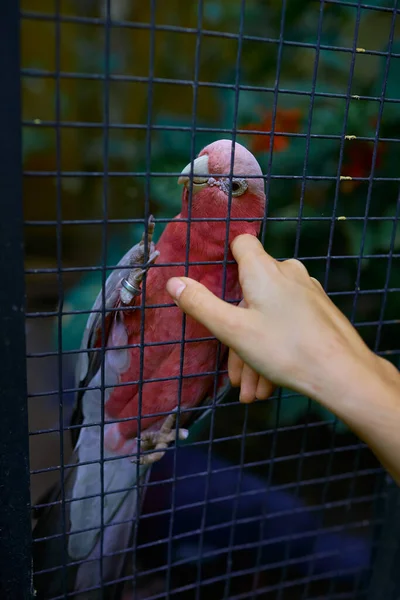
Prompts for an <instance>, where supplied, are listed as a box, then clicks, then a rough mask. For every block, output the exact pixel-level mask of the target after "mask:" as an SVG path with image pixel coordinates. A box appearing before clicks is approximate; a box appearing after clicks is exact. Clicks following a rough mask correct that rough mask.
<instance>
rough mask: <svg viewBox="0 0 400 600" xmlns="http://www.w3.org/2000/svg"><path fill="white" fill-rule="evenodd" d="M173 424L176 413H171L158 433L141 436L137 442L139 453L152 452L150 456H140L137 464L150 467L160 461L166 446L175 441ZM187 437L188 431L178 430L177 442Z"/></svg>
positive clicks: (147, 433) (145, 433) (153, 432)
mask: <svg viewBox="0 0 400 600" xmlns="http://www.w3.org/2000/svg"><path fill="white" fill-rule="evenodd" d="M175 422H176V413H175V412H173V413H171V414H170V415H168V417H167V418H166V419H165V421H164V423H163V424H162V426H161V428H160V429H159V431H145V432H144V433H143V434H142V435H141V438H140V442H139V449H140V451H142V450H144V451H148V450H152V451H153V452H151V454H144V455H141V456H140V458H139V461H138V462H139V464H141V465H151V464H153V463H154V462H157V461H158V460H161V458H162V457H163V456H164V454H165V450H166V448H167V447H168V444H170V443H171V442H174V441H175V440H176V428H175ZM188 435H189V431H188V430H187V429H183V428H179V429H178V439H179V440H181V441H182V440H186V439H187V437H188ZM132 462H137V460H136V459H134V460H133V461H132Z"/></svg>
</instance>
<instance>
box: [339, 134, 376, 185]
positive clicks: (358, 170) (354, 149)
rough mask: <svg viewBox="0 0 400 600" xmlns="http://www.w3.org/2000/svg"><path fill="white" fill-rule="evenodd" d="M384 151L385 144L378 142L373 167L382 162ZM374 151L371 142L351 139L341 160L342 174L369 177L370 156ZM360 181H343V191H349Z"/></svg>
mask: <svg viewBox="0 0 400 600" xmlns="http://www.w3.org/2000/svg"><path fill="white" fill-rule="evenodd" d="M384 152H385V145H384V144H383V143H382V142H378V148H377V153H376V161H375V169H377V168H379V167H380V166H381V164H382V156H383V154H384ZM373 153H374V144H373V142H364V141H361V140H359V141H357V140H355V141H351V142H349V145H348V149H347V151H346V152H345V158H344V161H343V169H342V172H343V175H344V176H345V177H353V178H354V177H369V175H370V173H371V167H372V157H373ZM360 183H362V182H361V181H344V182H343V186H342V187H343V191H344V192H347V193H350V192H352V191H353V190H354V189H355V188H356V187H358V186H359V185H360Z"/></svg>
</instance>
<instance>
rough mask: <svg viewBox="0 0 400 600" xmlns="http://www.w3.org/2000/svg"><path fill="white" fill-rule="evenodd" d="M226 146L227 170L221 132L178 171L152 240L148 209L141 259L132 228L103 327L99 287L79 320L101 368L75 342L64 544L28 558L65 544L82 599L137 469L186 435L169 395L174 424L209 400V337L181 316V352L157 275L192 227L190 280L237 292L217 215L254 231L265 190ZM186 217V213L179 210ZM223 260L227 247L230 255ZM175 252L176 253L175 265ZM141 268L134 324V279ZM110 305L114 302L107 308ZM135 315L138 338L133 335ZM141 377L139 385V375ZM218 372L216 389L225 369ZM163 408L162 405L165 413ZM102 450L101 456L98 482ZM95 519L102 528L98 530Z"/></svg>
mask: <svg viewBox="0 0 400 600" xmlns="http://www.w3.org/2000/svg"><path fill="white" fill-rule="evenodd" d="M234 150H235V152H234V167H233V176H232V179H231V178H230V177H229V176H228V175H227V174H229V173H230V172H231V158H232V142H231V141H230V140H219V141H217V142H214V143H212V144H210V145H209V146H207V147H206V148H204V149H203V150H202V151H201V152H200V154H199V155H198V157H197V158H196V159H195V160H194V161H193V163H189V164H188V165H187V167H185V169H184V170H183V171H182V173H181V176H180V177H179V180H178V183H180V184H183V186H184V188H183V194H182V210H181V212H180V214H179V215H177V217H175V219H174V220H173V221H172V222H170V223H169V224H168V225H167V227H166V228H165V231H164V232H163V234H162V236H161V237H160V240H159V242H158V244H157V246H155V245H154V243H153V242H152V241H151V239H152V234H153V230H154V221H152V219H150V221H149V227H148V244H147V245H148V256H149V260H148V261H147V262H145V256H144V254H145V244H144V239H142V241H141V242H139V244H136V245H135V246H134V247H133V248H131V249H130V250H129V251H128V252H127V254H126V255H125V256H124V257H123V258H122V259H121V261H120V262H119V265H121V269H116V270H114V271H113V273H112V274H111V275H110V276H109V278H108V279H107V282H106V289H105V311H106V317H105V331H104V332H103V331H102V314H101V309H102V301H103V295H102V293H100V294H99V296H98V298H97V300H96V302H95V304H94V307H93V310H95V311H97V312H94V313H92V314H91V315H90V318H89V319H88V323H87V326H86V329H85V333H84V337H83V342H82V349H86V348H87V349H96V348H101V346H102V342H103V340H105V345H106V351H105V353H104V374H103V375H102V368H101V363H102V356H101V354H102V353H101V352H100V351H96V350H95V351H92V352H87V353H86V352H83V353H82V354H81V355H80V361H79V364H78V370H77V375H78V381H79V387H81V388H82V390H81V391H80V392H79V393H78V399H77V409H76V411H75V415H74V417H73V421H72V423H73V424H75V425H77V424H80V425H81V427H80V428H79V429H75V430H72V431H73V432H74V433H75V434H76V436H75V439H74V443H75V449H74V460H75V461H76V464H77V466H76V467H74V468H70V469H66V471H65V484H64V487H65V493H66V496H67V498H69V499H70V501H69V502H68V503H67V504H66V510H65V513H66V514H65V522H66V526H67V531H68V534H69V535H68V537H67V542H66V548H64V551H65V552H66V554H64V555H63V554H62V552H61V553H60V550H58V551H56V550H55V547H54V546H48V547H47V549H46V551H45V550H44V549H42V550H39V547H38V549H37V551H36V552H35V556H37V557H38V558H37V561H36V563H37V564H36V565H35V570H38V564H39V565H40V568H41V569H45V568H46V567H48V564H49V562H48V560H46V558H45V557H46V555H48V554H49V553H50V554H51V561H50V562H51V564H52V565H54V564H58V565H59V564H63V562H65V556H66V555H67V560H68V563H69V565H68V571H70V568H71V566H72V565H71V566H70V564H71V562H76V564H75V565H74V566H73V575H70V574H69V575H68V577H67V579H68V589H73V590H74V591H75V592H76V593H77V596H75V595H74V597H82V598H89V597H90V598H91V596H90V595H89V592H84V590H85V589H88V590H89V589H90V588H95V587H96V586H99V585H101V582H102V581H112V580H114V579H116V578H118V576H120V573H121V571H122V569H123V566H124V565H123V563H124V560H125V554H126V549H127V548H129V546H131V545H132V535H133V534H132V530H133V524H134V521H135V519H136V518H137V515H136V511H137V506H138V497H137V493H138V478H137V475H138V473H139V486H143V485H145V482H146V478H147V477H148V474H149V472H150V465H151V463H152V462H154V460H159V459H160V458H161V457H162V455H163V453H164V451H165V448H166V447H167V445H168V444H169V443H170V442H172V441H174V440H175V439H176V438H177V436H178V438H180V439H184V438H186V437H187V435H188V431H187V430H186V429H182V428H179V429H178V431H176V425H175V415H176V409H177V408H178V403H179V426H181V425H188V424H189V423H190V422H191V421H192V420H193V416H196V415H197V416H198V414H199V413H197V411H195V412H193V411H191V412H190V411H189V412H185V409H188V408H192V407H196V406H200V405H204V404H206V403H207V402H210V398H211V401H212V397H213V390H214V380H215V375H214V374H213V373H214V372H215V370H216V367H217V366H218V365H217V357H218V353H217V346H218V344H217V341H216V340H214V339H212V340H210V339H207V340H204V341H201V338H210V334H209V332H208V331H207V330H206V329H205V328H204V327H203V326H202V325H200V324H199V323H197V322H196V321H194V320H193V319H191V318H190V317H187V319H186V327H185V336H184V341H185V345H184V355H183V361H181V353H182V344H181V338H182V318H183V317H182V313H181V312H180V310H179V308H178V307H175V306H171V304H172V303H171V298H170V296H169V295H168V293H167V292H166V289H165V286H166V283H167V281H168V279H170V278H171V277H173V276H180V275H184V274H185V267H184V263H185V260H186V256H187V255H186V252H187V240H188V238H187V233H188V232H187V229H188V227H190V238H189V248H188V259H189V268H188V276H189V277H192V278H194V279H196V280H197V281H200V282H201V283H203V284H204V285H205V286H207V288H208V289H210V290H211V291H212V292H213V293H214V294H216V295H218V296H222V293H223V288H224V286H225V296H224V297H225V299H226V300H231V301H235V302H239V301H240V298H241V290H240V285H239V280H238V270H237V265H236V263H234V262H233V264H228V265H226V268H225V269H224V265H223V261H224V257H225V246H226V219H227V217H228V216H230V218H231V221H230V223H229V243H230V242H231V241H232V240H233V239H234V238H235V237H236V236H237V235H239V234H243V233H249V234H251V235H255V236H256V235H258V233H259V229H260V222H261V218H262V217H263V216H264V210H265V193H264V181H263V178H262V172H261V169H260V166H259V164H258V162H257V161H256V159H255V158H254V156H253V155H252V154H251V153H250V152H249V151H248V150H246V148H244V147H243V146H242V145H240V144H238V143H236V144H235V149H234ZM191 186H193V187H192V199H191V211H190V213H189V188H190V187H191ZM230 194H231V206H230V212H229V197H230ZM228 212H229V214H228ZM189 216H190V224H189V223H188V221H187V219H188V217H189ZM215 219H221V220H220V221H218V220H215ZM253 219H254V220H253ZM185 220H186V221H185ZM143 237H144V236H143ZM232 260H233V257H232V255H231V253H230V252H229V253H228V261H232ZM173 263H180V264H179V265H178V264H177V265H176V266H174V265H173ZM205 263H210V264H205ZM164 264H165V266H163V265H164ZM145 272H146V286H145V309H144V324H143V322H142V314H143V310H141V303H142V295H143V294H142V291H141V282H142V279H143V275H144V273H145ZM224 273H226V277H225V276H224ZM224 279H225V281H224ZM163 305H166V306H163ZM110 309H113V310H112V311H111V312H110ZM118 309H121V310H118ZM143 326H144V340H143V341H144V347H143V346H142V345H141V343H142V338H141V328H142V327H143ZM191 340H196V341H191ZM165 342H167V343H165ZM127 346H129V347H127ZM219 357H220V365H219V368H221V366H222V365H223V364H224V362H223V361H225V360H226V349H225V348H223V351H222V352H221V353H220V355H219ZM141 364H142V368H143V372H142V373H141ZM181 375H183V379H182V381H180V376H181ZM141 376H142V377H143V380H142V387H141V391H140V388H139V383H138V382H139V380H140V378H141ZM102 377H103V378H104V384H105V386H106V388H105V391H104V409H103V410H104V443H103V447H102V448H101V444H102V440H103V436H102V434H101V428H100V426H99V423H101V419H102V394H101V386H102V381H103V379H102ZM153 380H155V381H153ZM220 383H223V385H222V387H223V389H226V384H227V381H226V378H225V381H224V382H220ZM119 384H121V385H119ZM220 396H222V394H218V400H219V399H220ZM139 401H140V402H141V406H140V415H139ZM157 413H161V414H157ZM163 413H164V414H163ZM166 413H171V414H170V415H169V416H167V415H166ZM201 414H203V413H200V415H201ZM138 416H140V419H141V421H140V443H139V442H138V438H137V435H138ZM78 434H79V435H78ZM144 451H146V453H144ZM149 451H153V453H149ZM127 455H128V456H127ZM135 456H139V457H140V458H139V465H138V464H137V463H135ZM102 458H104V461H105V462H104V463H103V484H102V483H101V482H102V476H101V469H102V466H101V462H102V461H101V459H102ZM102 492H103V493H104V496H103V508H102V507H101V494H102ZM60 497H61V496H60V490H57V492H54V491H53V492H52V493H51V494H50V496H48V497H47V499H46V500H47V502H49V501H55V500H59V499H60ZM58 509H59V507H58ZM50 513H51V509H47V510H46V511H44V510H42V512H41V514H40V518H39V521H38V524H37V527H36V530H35V537H43V536H46V535H51V534H53V536H54V533H55V531H52V527H53V528H55V529H57V531H58V532H59V533H61V532H62V529H61V528H60V524H59V521H58V522H57V523H58V525H57V526H56V525H55V524H54V523H55V517H54V516H53V517H52V518H50V519H49V518H48V517H49V514H50ZM58 519H59V517H58ZM102 523H103V524H104V528H103V535H102V536H101V529H102ZM42 548H43V547H42ZM124 550H125V552H124ZM116 553H117V554H116ZM118 553H119V554H118ZM63 556H64V558H63ZM100 556H103V557H104V558H103V560H102V568H100V566H99V562H100V561H99V560H98V559H99V558H100ZM56 560H58V563H56V562H55V561H56ZM54 577H57V578H59V579H62V573H61V572H57V571H56V572H55V573H54V575H53V580H54ZM53 583H54V581H53ZM53 583H51V584H49V578H48V577H46V584H45V587H46V592H45V593H44V595H42V596H40V595H39V598H40V597H43V598H51V597H52V596H51V595H47V594H50V593H53V592H50V590H51V589H53ZM60 585H61V584H60ZM54 589H56V588H54ZM60 589H62V586H61V588H60ZM106 590H107V588H105V591H106ZM96 593H98V591H97V592H94V594H95V595H94V597H97V595H96ZM102 597H103V596H102ZM104 597H108V596H104Z"/></svg>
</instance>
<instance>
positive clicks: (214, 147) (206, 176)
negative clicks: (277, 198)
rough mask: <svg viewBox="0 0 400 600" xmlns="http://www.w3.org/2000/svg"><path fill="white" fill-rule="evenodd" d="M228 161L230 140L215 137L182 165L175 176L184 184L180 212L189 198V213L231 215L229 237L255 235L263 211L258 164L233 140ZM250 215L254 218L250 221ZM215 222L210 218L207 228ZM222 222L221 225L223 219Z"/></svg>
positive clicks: (215, 228)
mask: <svg viewBox="0 0 400 600" xmlns="http://www.w3.org/2000/svg"><path fill="white" fill-rule="evenodd" d="M231 165H232V141H231V140H218V141H217V142H213V143H212V144H210V145H209V146H206V147H205V148H203V150H202V151H201V152H200V153H199V155H198V157H197V158H196V159H195V160H194V161H193V163H189V164H188V165H187V166H186V167H185V168H184V169H183V171H182V173H181V175H180V177H179V179H178V183H180V184H183V185H184V189H183V194H182V213H181V214H182V216H187V213H188V204H189V201H190V199H191V217H194V218H201V219H205V220H207V219H215V218H221V219H227V218H228V217H230V219H232V221H231V222H230V227H229V228H230V235H229V237H230V239H233V238H234V237H236V235H239V234H241V233H251V234H252V235H257V234H258V232H259V230H260V225H261V219H262V218H263V217H264V211H265V193H264V179H263V176H262V171H261V167H260V165H259V164H258V162H257V160H256V159H255V158H254V156H253V155H252V154H251V152H249V151H248V150H247V149H246V148H245V147H244V146H242V145H241V144H238V143H237V142H236V143H235V148H234V162H233V169H232V167H231ZM231 173H232V178H231V177H230V174H231ZM191 188H192V195H191V198H190V193H189V190H190V189H191ZM230 197H231V202H230ZM229 202H230V206H229ZM251 219H257V220H256V221H253V222H251ZM217 223H218V221H217V222H214V223H213V222H212V221H211V222H210V226H211V227H210V232H212V231H215V232H216V233H217V231H218V230H220V227H218V226H217ZM222 225H223V228H224V229H225V223H222Z"/></svg>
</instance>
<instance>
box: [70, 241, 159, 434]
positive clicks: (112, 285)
mask: <svg viewBox="0 0 400 600" xmlns="http://www.w3.org/2000/svg"><path fill="white" fill-rule="evenodd" d="M151 246H152V249H154V244H151ZM142 256H143V243H142V242H138V243H137V244H135V246H133V247H132V248H130V249H129V250H128V252H127V253H126V254H125V255H124V256H123V257H122V258H121V260H120V261H119V263H118V265H117V266H120V267H121V268H119V269H114V270H113V272H112V273H111V274H110V275H109V277H108V278H107V280H106V283H105V290H104V300H105V317H106V319H105V328H106V330H105V332H104V341H105V342H106V341H107V337H108V332H109V327H110V323H111V319H112V318H113V316H115V315H113V314H112V313H110V310H111V309H113V308H114V307H115V306H116V304H117V302H118V300H119V295H120V290H121V281H122V279H124V278H127V277H128V275H129V273H130V271H131V269H132V265H134V264H135V263H138V262H140V259H141V258H142ZM102 306H103V290H100V292H99V293H98V295H97V298H96V300H95V302H94V304H93V307H92V312H91V313H90V315H89V318H88V320H87V323H86V327H85V331H84V333H83V338H82V343H81V347H80V353H79V356H78V360H77V364H76V371H75V372H76V382H77V387H78V388H80V389H79V391H78V392H77V397H76V403H75V408H74V412H73V415H72V418H71V425H72V426H76V425H80V424H81V423H82V420H83V414H82V397H83V395H84V393H85V388H87V387H88V386H89V384H90V382H91V381H92V380H93V378H94V376H95V375H96V373H97V372H98V370H99V369H100V365H101V361H102V353H101V352H95V351H90V350H92V349H93V348H94V346H95V343H96V336H97V333H98V332H99V331H100V330H101V326H102V321H103V311H102ZM86 350H89V352H86ZM71 436H72V443H73V445H74V446H75V445H76V442H77V441H78V436H79V429H78V428H77V429H75V428H73V429H71Z"/></svg>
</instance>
